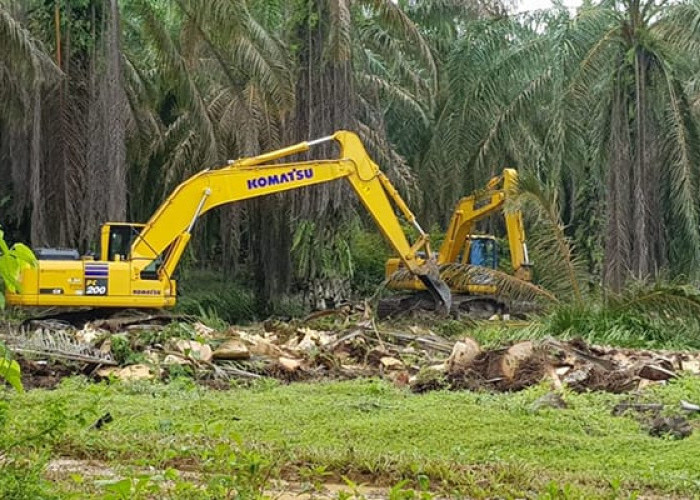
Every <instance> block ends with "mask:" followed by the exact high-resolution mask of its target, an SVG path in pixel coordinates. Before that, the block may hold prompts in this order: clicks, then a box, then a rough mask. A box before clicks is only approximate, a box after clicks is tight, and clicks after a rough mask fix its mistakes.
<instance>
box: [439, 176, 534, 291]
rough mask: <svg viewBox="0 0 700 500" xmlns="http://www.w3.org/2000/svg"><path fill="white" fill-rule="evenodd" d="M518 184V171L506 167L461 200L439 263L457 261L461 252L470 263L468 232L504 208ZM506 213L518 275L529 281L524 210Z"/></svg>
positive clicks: (453, 215)
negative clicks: (483, 187) (498, 174)
mask: <svg viewBox="0 0 700 500" xmlns="http://www.w3.org/2000/svg"><path fill="white" fill-rule="evenodd" d="M517 184H518V173H517V171H516V170H514V169H512V168H506V169H504V170H503V174H502V175H500V176H497V177H493V178H492V179H491V180H490V181H489V182H488V184H487V185H486V189H485V190H484V191H482V192H480V193H476V194H472V195H470V196H465V197H464V198H462V199H461V200H459V202H458V203H457V206H456V208H455V211H454V212H453V214H452V218H451V219H450V224H449V226H448V228H447V232H446V233H445V234H446V235H445V241H444V242H443V244H442V246H441V247H440V253H439V255H438V264H448V263H453V262H457V261H458V259H459V256H460V255H461V256H462V263H465V264H466V263H468V262H467V260H468V258H469V245H470V240H469V235H470V234H472V233H473V231H474V227H475V226H476V223H477V222H479V221H480V220H482V219H484V218H486V217H488V216H489V215H491V214H493V213H495V212H496V211H498V210H501V209H502V208H503V205H504V203H505V201H506V199H507V197H508V196H509V193H511V192H512V191H513V190H514V189H516V188H517ZM504 217H505V222H506V235H507V238H508V247H509V249H510V258H511V263H512V266H513V272H514V275H515V277H516V278H520V279H523V280H526V281H530V279H531V271H530V261H529V256H528V252H527V243H526V241H525V226H524V224H523V215H522V212H520V211H519V210H515V211H506V213H505V215H504Z"/></svg>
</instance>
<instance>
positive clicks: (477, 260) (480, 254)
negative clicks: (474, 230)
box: [466, 235, 498, 269]
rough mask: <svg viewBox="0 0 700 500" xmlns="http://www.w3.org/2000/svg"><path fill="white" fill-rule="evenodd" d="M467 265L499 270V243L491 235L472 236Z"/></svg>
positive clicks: (470, 237)
mask: <svg viewBox="0 0 700 500" xmlns="http://www.w3.org/2000/svg"><path fill="white" fill-rule="evenodd" d="M466 255H467V256H468V259H469V260H468V261H467V262H466V263H467V264H470V265H472V266H481V267H488V268H489V269H498V241H497V240H496V238H494V237H493V236H490V235H470V236H469V248H468V249H467V254H466Z"/></svg>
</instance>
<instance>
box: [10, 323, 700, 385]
mask: <svg viewBox="0 0 700 500" xmlns="http://www.w3.org/2000/svg"><path fill="white" fill-rule="evenodd" d="M120 326H122V327H123V328H122V330H121V331H115V328H114V325H109V324H108V325H105V324H104V323H103V324H96V323H93V324H88V325H86V326H85V327H84V328H82V329H80V330H75V329H73V330H70V329H62V330H57V331H55V334H56V335H60V336H61V337H65V336H72V338H73V339H74V343H77V344H78V346H79V347H80V349H82V350H83V351H84V352H90V353H93V355H95V354H94V353H102V355H103V358H104V359H103V360H102V361H101V360H100V358H99V357H96V358H95V359H91V358H86V357H85V356H83V357H76V356H74V355H70V354H68V355H67V354H66V353H65V352H64V351H65V349H66V347H65V346H64V347H63V351H61V352H53V353H51V352H47V353H43V354H42V353H40V352H39V353H38V354H37V351H36V349H34V351H32V353H31V355H25V358H26V359H25V361H24V368H25V372H27V374H26V376H27V377H31V372H32V370H34V369H36V370H38V371H41V372H42V373H43V372H46V370H47V364H48V365H49V366H50V365H51V364H52V363H53V364H56V363H60V364H61V366H62V367H64V369H62V370H60V374H61V375H67V374H71V373H73V374H79V373H82V374H87V375H89V376H92V377H94V378H96V379H105V378H117V379H124V380H136V379H153V378H161V379H164V380H168V379H170V378H173V377H176V376H182V375H186V376H192V377H194V378H196V379H197V380H200V381H202V382H203V383H206V384H208V385H210V386H212V387H217V388H227V387H230V380H232V379H257V378H262V377H274V378H277V379H280V380H283V381H286V382H293V381H302V380H321V379H352V378H358V377H382V378H385V379H388V380H390V381H392V382H393V383H394V384H396V385H398V386H407V387H410V388H411V389H412V390H413V391H414V392H425V391H430V390H439V389H450V390H462V389H467V390H489V391H517V390H521V389H523V388H526V387H529V386H532V385H536V384H539V383H541V382H542V381H543V380H545V381H549V383H551V384H552V386H553V387H554V388H561V387H563V386H568V387H569V388H571V389H572V390H574V391H587V390H594V391H607V392H612V393H622V392H628V391H633V390H638V389H641V388H643V387H645V386H647V385H650V384H662V383H665V382H666V381H667V380H670V379H672V378H674V377H677V376H678V375H679V374H680V373H681V372H683V371H686V372H691V373H695V374H698V373H700V354H697V353H696V354H691V353H682V352H667V351H648V350H632V349H614V348H609V347H601V346H593V345H589V344H587V343H585V342H583V341H581V340H571V341H558V340H554V339H546V340H540V341H522V342H517V343H513V344H510V345H505V346H503V347H499V348H495V349H483V348H482V347H481V346H480V345H479V343H478V342H477V341H476V340H474V339H472V338H469V337H465V338H461V339H459V340H449V339H446V338H443V337H441V336H439V335H436V334H435V333H434V332H432V331H431V330H430V329H428V328H425V327H418V326H410V327H407V328H406V329H405V330H402V331H396V330H389V329H386V328H385V327H380V328H377V327H376V325H375V323H374V321H372V320H371V319H368V318H362V319H360V320H357V321H354V322H347V324H345V325H343V328H342V329H340V330H337V329H336V330H330V329H329V330H324V329H321V328H319V327H318V326H317V325H316V328H311V327H310V326H309V325H308V324H305V323H303V322H297V323H285V322H275V321H270V322H265V323H263V324H258V325H256V326H254V327H250V328H246V329H242V328H235V327H232V328H229V329H227V330H224V331H217V330H215V329H212V328H209V327H207V326H205V325H203V324H202V323H193V324H191V323H183V322H179V323H172V324H170V325H162V324H155V325H154V324H147V325H139V324H129V325H120ZM45 330H46V329H44V331H42V335H46V334H47V332H46V331H45ZM34 334H36V332H34ZM34 337H36V335H34ZM13 342H14V344H15V345H19V344H21V343H18V342H16V341H12V339H10V341H8V343H9V344H10V345H13ZM18 352H19V354H20V355H22V350H21V348H19V349H18ZM95 356H96V355H95ZM66 366H69V367H72V369H71V370H66V369H65V367H66ZM33 385H35V384H32V383H31V382H30V383H29V386H30V387H31V386H33Z"/></svg>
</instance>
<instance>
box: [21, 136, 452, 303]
mask: <svg viewBox="0 0 700 500" xmlns="http://www.w3.org/2000/svg"><path fill="white" fill-rule="evenodd" d="M331 140H335V141H336V142H337V143H338V145H339V147H340V155H339V157H338V158H336V159H329V160H317V161H305V162H288V163H272V162H277V161H279V160H281V159H283V158H285V157H288V156H290V155H293V154H298V153H302V152H305V151H308V150H309V148H311V147H312V146H314V145H316V144H319V143H321V142H326V141H331ZM338 179H347V181H348V182H349V183H350V185H351V186H352V188H353V190H354V191H355V193H356V194H357V196H358V197H359V198H360V200H361V201H362V203H363V205H364V206H365V207H366V208H367V210H368V211H369V213H370V215H371V216H372V218H373V219H374V221H375V223H376V224H377V226H378V227H379V230H380V231H381V233H382V234H383V235H384V236H385V237H386V239H387V240H388V242H389V243H390V244H391V246H392V247H393V249H394V251H395V252H396V253H397V254H398V255H399V258H400V259H401V262H402V264H403V265H404V266H405V267H406V268H407V269H409V270H410V271H411V272H412V273H414V274H415V275H416V276H418V277H419V278H420V280H421V282H422V283H424V284H425V286H426V287H427V288H428V290H430V291H431V293H433V295H434V296H435V298H436V300H437V301H438V302H440V303H441V304H442V305H443V307H444V308H445V309H449V303H450V295H449V289H448V288H447V286H446V285H445V284H444V283H442V282H441V281H440V280H439V278H438V277H437V275H438V273H437V266H436V264H435V262H434V261H431V260H430V259H423V258H420V257H419V256H418V255H419V252H421V251H423V252H425V253H426V255H431V254H430V243H429V238H428V235H427V234H426V233H425V232H424V231H423V230H422V229H421V227H420V226H419V225H418V223H417V222H416V219H415V216H414V215H413V213H412V212H411V211H410V210H409V208H408V206H407V205H406V204H405V202H404V201H403V200H402V199H401V197H400V196H399V194H398V192H397V191H396V189H394V187H393V186H392V185H391V182H390V181H389V179H388V178H387V177H386V176H385V175H384V174H383V173H382V172H381V171H380V170H379V168H378V166H377V165H376V164H375V163H374V162H373V161H372V160H371V158H370V157H369V155H368V154H367V152H366V151H365V149H364V147H363V145H362V143H361V141H360V139H359V138H358V137H357V136H356V135H355V134H353V133H351V132H347V131H339V132H336V133H335V134H333V135H332V136H329V137H325V138H322V139H318V140H315V141H309V142H302V143H299V144H296V145H293V146H289V147H287V148H283V149H280V150H278V151H273V152H270V153H265V154H262V155H260V156H256V157H252V158H243V159H240V160H237V161H234V162H231V163H230V164H229V165H228V166H226V167H223V168H220V169H216V170H204V171H202V172H200V173H198V174H196V175H194V176H193V177H191V178H189V179H187V180H186V181H184V182H183V183H182V184H180V185H179V186H178V187H177V188H176V189H175V190H174V191H173V192H172V193H171V194H170V196H169V197H168V198H167V199H166V200H165V201H164V202H163V204H162V205H161V206H160V208H159V209H158V210H157V211H156V212H155V213H154V214H153V216H152V217H151V218H150V220H149V221H148V222H147V223H146V224H145V225H144V224H124V223H107V224H105V225H104V226H103V230H102V251H101V255H100V260H99V261H94V260H90V259H85V258H83V259H81V260H55V261H41V260H40V261H39V266H38V268H37V269H29V270H26V271H25V272H24V273H23V275H22V277H21V285H22V286H21V292H18V293H8V294H7V300H8V302H9V303H10V304H14V305H22V306H88V307H133V308H139V307H143V308H153V307H169V306H173V305H174V304H175V296H176V283H175V281H174V280H173V279H172V275H173V272H174V271H175V268H176V267H177V265H178V263H179V261H180V258H181V257H182V254H183V252H184V250H185V248H186V247H187V244H188V243H189V240H190V238H191V235H192V229H193V228H194V226H195V223H196V221H197V220H198V218H199V217H201V216H202V215H203V214H205V213H206V212H208V211H209V210H211V209H213V208H216V207H218V206H220V205H224V204H228V203H233V202H237V201H240V200H246V199H250V198H257V197H260V196H265V195H269V194H274V193H280V192H284V191H289V190H294V189H299V188H302V187H306V186H311V185H315V184H322V183H326V182H332V181H335V180H338ZM395 207H396V208H397V209H398V210H399V211H400V212H401V213H402V215H403V216H404V217H405V218H406V219H407V220H408V221H409V222H410V223H411V224H413V225H414V226H415V227H416V228H417V229H418V232H419V237H418V239H417V240H416V242H415V243H413V244H411V243H409V241H408V239H407V238H406V235H405V233H404V231H403V229H402V227H401V224H400V222H399V219H398V218H397V216H396V215H395V212H394V208H395Z"/></svg>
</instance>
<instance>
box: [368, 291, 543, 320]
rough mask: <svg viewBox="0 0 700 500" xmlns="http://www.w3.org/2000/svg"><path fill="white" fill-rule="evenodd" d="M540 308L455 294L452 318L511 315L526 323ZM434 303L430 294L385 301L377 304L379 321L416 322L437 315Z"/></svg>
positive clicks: (472, 318)
mask: <svg viewBox="0 0 700 500" xmlns="http://www.w3.org/2000/svg"><path fill="white" fill-rule="evenodd" d="M537 310H538V308H537V306H536V305H535V304H533V303H530V302H515V303H511V304H506V303H504V302H503V300H501V299H499V298H498V297H495V296H492V295H467V294H455V293H453V294H452V301H451V307H450V317H452V318H455V319H471V320H475V321H478V320H487V319H490V318H492V317H493V316H494V315H498V316H501V317H502V316H503V315H505V314H509V315H510V316H511V317H512V318H519V319H526V318H527V316H528V315H529V314H533V313H536V312H537ZM437 312H438V311H436V307H435V300H434V299H433V297H432V295H431V294H429V293H427V292H414V293H405V294H398V295H394V296H391V297H386V298H383V299H381V300H380V301H379V303H378V304H377V317H378V318H379V319H399V318H415V317H420V316H423V315H434V314H436V313H437Z"/></svg>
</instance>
